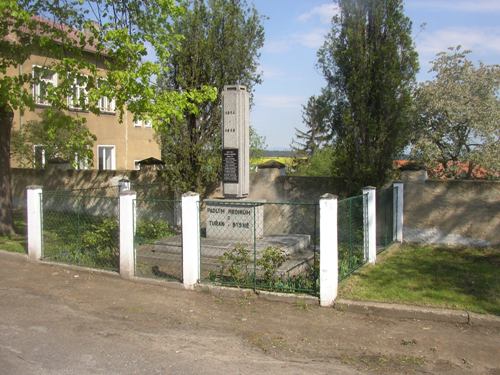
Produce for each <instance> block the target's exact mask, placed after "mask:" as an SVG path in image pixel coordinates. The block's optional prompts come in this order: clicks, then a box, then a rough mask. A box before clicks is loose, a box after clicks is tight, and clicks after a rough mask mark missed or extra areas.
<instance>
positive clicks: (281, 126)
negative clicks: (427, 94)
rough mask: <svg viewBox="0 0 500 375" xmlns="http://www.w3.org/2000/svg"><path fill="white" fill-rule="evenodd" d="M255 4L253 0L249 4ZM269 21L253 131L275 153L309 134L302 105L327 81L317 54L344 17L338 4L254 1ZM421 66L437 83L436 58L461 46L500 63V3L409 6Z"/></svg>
mask: <svg viewBox="0 0 500 375" xmlns="http://www.w3.org/2000/svg"><path fill="white" fill-rule="evenodd" d="M249 2H250V3H252V0H249ZM253 4H254V5H255V7H256V8H257V10H258V11H259V13H260V14H262V15H264V16H266V17H267V18H266V19H265V20H264V21H263V25H264V29H265V33H266V41H265V45H264V47H263V49H262V50H261V57H260V71H261V72H262V74H263V83H262V84H261V85H258V86H256V87H255V95H254V106H253V108H252V111H251V114H250V121H251V124H252V126H253V127H254V128H255V129H256V130H257V133H258V134H260V135H262V136H264V137H265V138H266V143H267V146H268V147H267V148H268V149H269V150H286V149H289V148H290V144H291V142H292V139H293V137H294V135H295V128H299V129H304V126H303V123H302V105H303V104H305V103H306V102H307V100H308V98H309V97H310V96H312V95H317V94H319V92H320V90H321V88H322V87H323V86H324V85H325V81H324V79H323V77H322V75H321V73H320V71H319V69H318V68H317V67H316V61H317V58H316V52H317V50H318V48H319V47H321V45H322V44H323V41H324V37H325V35H326V34H327V33H328V31H329V29H330V21H331V17H332V16H333V15H334V14H336V12H338V8H337V6H336V5H335V3H334V2H333V1H332V0H253ZM405 13H406V15H407V16H408V17H409V18H410V19H411V21H412V23H413V38H414V42H415V45H416V49H417V52H418V54H419V60H420V72H419V73H418V75H417V80H418V81H425V80H429V79H432V75H431V74H429V73H428V71H429V69H430V64H429V62H430V61H432V60H433V58H434V57H435V55H436V53H438V52H440V51H444V50H446V49H447V48H448V47H451V46H456V45H461V46H462V47H464V48H466V49H470V50H472V53H471V55H470V58H471V59H472V60H473V61H474V62H476V63H477V62H479V61H482V62H483V63H486V64H498V63H500V0H406V1H405Z"/></svg>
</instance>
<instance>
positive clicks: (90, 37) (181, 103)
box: [0, 0, 215, 235]
mask: <svg viewBox="0 0 500 375" xmlns="http://www.w3.org/2000/svg"><path fill="white" fill-rule="evenodd" d="M182 12H183V7H181V6H179V5H177V4H176V2H175V0H147V1H139V0H123V1H120V2H116V1H112V0H94V1H80V0H66V1H64V2H59V1H48V0H46V1H35V0H17V1H16V0H4V1H2V2H0V15H1V17H0V235H4V234H7V235H10V234H12V233H13V226H12V204H11V188H10V176H11V173H10V140H11V130H12V125H13V114H14V111H15V110H25V109H33V108H34V107H35V102H34V100H33V97H32V90H31V87H32V85H39V87H41V88H42V89H41V91H40V94H41V95H42V97H43V100H44V102H46V104H48V105H50V106H52V108H55V109H66V108H67V107H68V101H67V97H68V96H71V94H72V91H73V89H74V87H75V86H74V85H75V80H78V81H79V82H80V84H81V85H82V86H84V87H85V91H86V93H87V94H86V95H85V97H84V96H82V97H81V98H80V99H81V100H80V102H79V106H80V107H81V108H82V109H84V110H89V111H91V112H94V113H96V114H99V105H98V102H99V99H100V98H101V97H108V98H114V99H115V102H116V107H117V110H118V112H119V114H120V119H122V116H123V113H124V111H125V108H126V107H127V108H128V109H129V110H130V111H132V113H134V114H136V115H138V116H141V115H143V114H147V115H148V116H150V117H151V118H152V119H153V126H155V127H156V128H159V127H161V126H166V125H167V124H168V123H169V122H170V121H171V120H172V119H173V118H179V117H181V116H183V115H184V114H185V113H197V112H198V108H199V105H200V104H201V103H204V102H206V101H208V100H213V99H214V94H215V93H214V91H213V90H212V89H211V88H209V87H202V86H198V87H196V88H195V90H184V91H182V92H180V91H164V92H162V93H161V94H158V93H156V92H155V90H154V87H153V84H152V82H154V81H155V80H156V77H157V76H158V75H160V74H165V73H166V71H167V70H168V69H169V65H168V64H167V60H168V58H169V56H170V52H171V51H172V50H173V49H175V47H176V45H177V43H178V41H179V39H180V37H179V36H178V35H177V34H175V33H173V32H172V27H171V26H172V22H173V21H174V20H175V19H176V18H177V17H179V16H180V14H181V13H182ZM147 46H149V50H150V51H152V52H151V53H150V55H151V56H152V57H153V58H154V60H153V61H151V59H149V60H146V59H145V57H146V56H147V55H148V48H147ZM34 53H37V54H42V55H43V56H45V57H47V60H46V61H47V62H46V65H45V66H44V67H43V68H42V70H41V72H39V74H31V72H29V73H23V72H20V71H19V70H18V69H17V67H18V66H20V65H22V64H23V63H24V62H25V61H27V60H28V59H29V58H30V56H31V55H32V54H34ZM97 64H100V65H102V67H103V69H98V68H97ZM47 71H51V72H55V73H57V74H58V84H57V87H56V86H53V85H48V84H46V82H45V81H44V80H43V79H42V78H43V75H44V72H47Z"/></svg>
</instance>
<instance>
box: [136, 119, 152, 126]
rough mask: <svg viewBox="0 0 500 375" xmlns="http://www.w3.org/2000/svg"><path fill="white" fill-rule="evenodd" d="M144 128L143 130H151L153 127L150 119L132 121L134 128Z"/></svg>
mask: <svg viewBox="0 0 500 375" xmlns="http://www.w3.org/2000/svg"><path fill="white" fill-rule="evenodd" d="M142 126H144V127H145V128H151V127H152V126H153V122H152V121H151V120H150V119H145V120H143V119H137V120H134V127H136V128H140V127H142Z"/></svg>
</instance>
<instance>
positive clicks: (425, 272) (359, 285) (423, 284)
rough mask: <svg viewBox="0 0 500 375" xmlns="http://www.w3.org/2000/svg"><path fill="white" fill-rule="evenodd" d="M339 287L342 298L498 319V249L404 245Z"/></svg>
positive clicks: (499, 258)
mask: <svg viewBox="0 0 500 375" xmlns="http://www.w3.org/2000/svg"><path fill="white" fill-rule="evenodd" d="M377 261H378V262H377V264H376V265H374V266H367V267H363V268H362V269H360V270H359V272H357V273H356V274H353V275H352V276H351V277H349V278H347V279H346V280H344V281H343V282H341V284H340V290H339V295H340V297H341V298H347V299H354V300H366V301H379V302H395V303H406V304H414V305H423V306H436V307H445V308H452V309H462V310H468V311H474V312H479V313H490V314H496V315H500V249H498V248H496V249H494V248H488V249H475V248H454V247H446V246H430V245H429V246H425V245H402V246H399V247H395V248H392V249H390V250H388V251H387V252H386V253H382V254H380V255H379V258H378V259H377Z"/></svg>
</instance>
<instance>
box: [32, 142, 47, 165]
mask: <svg viewBox="0 0 500 375" xmlns="http://www.w3.org/2000/svg"><path fill="white" fill-rule="evenodd" d="M37 148H41V149H42V168H45V147H44V146H43V145H33V168H36V166H37V164H36V149H37Z"/></svg>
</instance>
